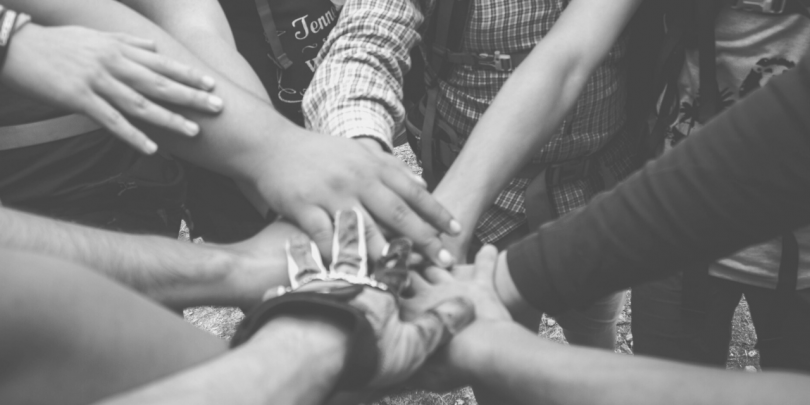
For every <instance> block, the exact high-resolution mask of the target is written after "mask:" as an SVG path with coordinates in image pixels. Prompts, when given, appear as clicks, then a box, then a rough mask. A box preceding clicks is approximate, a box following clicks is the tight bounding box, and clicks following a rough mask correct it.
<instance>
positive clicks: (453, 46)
mask: <svg viewBox="0 0 810 405" xmlns="http://www.w3.org/2000/svg"><path fill="white" fill-rule="evenodd" d="M436 1H438V3H439V4H438V6H437V8H438V10H437V11H436V17H435V19H434V21H433V27H434V31H433V34H434V35H433V38H432V45H431V46H430V47H429V48H428V49H429V52H428V56H427V57H428V72H427V75H426V77H427V80H428V83H427V102H426V106H425V119H424V120H423V121H422V133H421V140H420V145H421V146H420V149H421V155H422V156H421V160H422V177H423V178H424V179H425V181H426V182H427V183H428V189H430V190H433V189H434V188H435V187H436V185H437V183H438V180H439V179H438V178H437V176H436V172H435V170H434V168H433V143H434V136H433V132H434V129H435V127H436V115H437V113H438V111H437V110H438V101H439V77H442V76H444V75H446V74H447V71H448V68H447V63H446V62H447V55H448V54H449V52H450V50H459V49H461V41H462V38H463V34H464V28H465V27H466V25H467V17H468V16H469V12H470V8H471V7H472V4H473V3H472V1H473V0H436Z"/></svg>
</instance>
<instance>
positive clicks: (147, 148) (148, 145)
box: [143, 139, 158, 155]
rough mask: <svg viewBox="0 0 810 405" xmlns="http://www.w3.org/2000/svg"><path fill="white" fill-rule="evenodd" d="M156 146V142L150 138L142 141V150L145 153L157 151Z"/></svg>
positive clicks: (149, 153)
mask: <svg viewBox="0 0 810 405" xmlns="http://www.w3.org/2000/svg"><path fill="white" fill-rule="evenodd" d="M157 149H158V146H157V144H156V143H154V142H152V141H151V140H149V139H147V140H145V141H144V142H143V151H144V153H146V154H147V155H151V154H153V153H155V152H157Z"/></svg>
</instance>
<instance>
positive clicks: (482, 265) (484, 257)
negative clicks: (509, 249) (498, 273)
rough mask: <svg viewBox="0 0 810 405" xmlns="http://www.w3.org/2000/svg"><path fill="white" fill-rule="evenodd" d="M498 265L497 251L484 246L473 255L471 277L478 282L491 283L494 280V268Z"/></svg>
mask: <svg viewBox="0 0 810 405" xmlns="http://www.w3.org/2000/svg"><path fill="white" fill-rule="evenodd" d="M497 263H498V249H496V248H495V246H492V245H484V246H483V247H482V248H481V250H479V251H478V253H477V254H476V255H475V270H474V275H473V277H474V278H475V279H476V280H479V281H485V282H488V283H492V280H493V279H494V278H495V266H496V265H497Z"/></svg>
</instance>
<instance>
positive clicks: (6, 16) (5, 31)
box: [0, 9, 17, 70]
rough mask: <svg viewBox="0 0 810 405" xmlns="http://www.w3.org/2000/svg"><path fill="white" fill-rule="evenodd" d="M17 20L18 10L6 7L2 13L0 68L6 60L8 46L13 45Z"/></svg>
mask: <svg viewBox="0 0 810 405" xmlns="http://www.w3.org/2000/svg"><path fill="white" fill-rule="evenodd" d="M16 22H17V12H16V11H14V10H11V9H6V10H5V11H4V12H3V14H2V15H0V70H2V69H3V65H4V64H5V62H6V56H7V55H8V48H10V45H11V38H12V37H13V36H14V24H15V23H16Z"/></svg>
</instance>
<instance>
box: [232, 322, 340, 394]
mask: <svg viewBox="0 0 810 405" xmlns="http://www.w3.org/2000/svg"><path fill="white" fill-rule="evenodd" d="M348 336H349V335H348V332H347V331H345V330H344V329H343V328H341V327H340V326H338V325H337V324H335V323H332V322H330V321H329V320H328V319H326V318H324V317H315V316H312V317H292V316H280V317H278V318H275V319H273V320H272V321H270V322H268V323H267V324H266V325H265V326H263V327H262V328H261V329H259V330H258V331H257V332H256V334H254V335H253V337H252V338H251V339H250V340H249V341H247V342H246V343H245V344H244V345H242V346H240V347H238V348H237V349H235V350H239V351H243V352H250V353H252V354H253V355H252V356H251V357H254V358H260V359H265V361H270V362H273V363H274V364H277V365H279V366H278V367H281V368H283V369H284V370H285V377H284V378H283V380H282V381H278V376H274V377H275V378H274V379H273V380H271V381H269V382H268V383H267V384H266V386H267V387H268V389H269V390H270V391H271V392H270V394H272V395H273V398H274V399H275V400H277V401H279V403H284V402H285V398H289V399H294V402H296V403H320V402H321V401H323V399H325V398H326V396H327V395H329V394H330V393H331V392H332V391H333V389H334V386H335V384H336V382H337V381H338V378H339V377H340V374H341V372H342V370H343V366H344V363H345V360H346V353H347V350H348V349H347V348H348V345H349V341H348ZM302 381H305V382H306V384H304V383H302ZM274 384H275V385H274ZM274 388H275V389H274ZM278 388H281V390H279V389H278Z"/></svg>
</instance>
